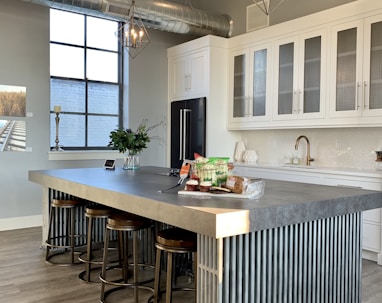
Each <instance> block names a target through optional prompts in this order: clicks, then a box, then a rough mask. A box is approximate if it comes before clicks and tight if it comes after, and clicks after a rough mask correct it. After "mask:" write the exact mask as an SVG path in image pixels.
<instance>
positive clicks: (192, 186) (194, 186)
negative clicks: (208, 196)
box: [186, 179, 199, 191]
mask: <svg viewBox="0 0 382 303" xmlns="http://www.w3.org/2000/svg"><path fill="white" fill-rule="evenodd" d="M186 190H188V191H196V190H199V182H198V181H197V180H194V179H191V180H188V181H187V182H186Z"/></svg>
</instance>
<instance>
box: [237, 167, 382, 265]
mask: <svg viewBox="0 0 382 303" xmlns="http://www.w3.org/2000/svg"><path fill="white" fill-rule="evenodd" d="M233 173H234V174H236V175H240V176H246V177H256V178H263V179H272V180H281V181H290V182H301V183H310V184H322V185H329V186H343V187H357V188H363V189H368V190H382V176H381V175H380V174H373V175H375V176H365V175H363V174H357V173H354V172H352V171H349V172H346V171H341V170H340V169H339V170H338V171H336V169H335V168H334V169H332V170H329V169H324V170H322V169H316V168H313V169H298V168H286V167H276V166H269V167H266V166H257V167H254V166H248V165H245V164H239V163H235V167H234V170H233ZM266 187H267V185H266V182H265V190H266ZM362 226H363V239H362V240H363V243H362V248H363V257H364V258H365V259H369V260H373V261H376V262H377V263H378V264H380V265H382V210H381V209H380V208H378V209H372V210H368V211H364V212H363V224H362Z"/></svg>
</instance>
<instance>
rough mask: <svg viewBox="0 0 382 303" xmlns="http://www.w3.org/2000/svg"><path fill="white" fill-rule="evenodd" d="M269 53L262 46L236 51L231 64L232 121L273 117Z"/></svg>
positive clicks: (264, 119)
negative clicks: (271, 114)
mask: <svg viewBox="0 0 382 303" xmlns="http://www.w3.org/2000/svg"><path fill="white" fill-rule="evenodd" d="M269 53H270V47H269V46H268V45H267V46H264V45H261V46H259V47H250V48H246V49H243V50H239V51H236V52H233V53H232V56H231V63H230V70H231V72H230V75H231V79H232V80H231V81H232V82H231V83H230V88H231V91H232V93H231V94H230V98H231V102H230V104H229V106H230V109H229V112H230V117H229V118H230V119H229V121H230V123H231V125H234V124H235V123H239V124H240V123H243V122H244V123H245V122H256V121H267V120H268V119H269V109H268V106H269V102H270V97H269V92H270V89H269V85H270V82H271V81H270V74H269V64H270V60H269Z"/></svg>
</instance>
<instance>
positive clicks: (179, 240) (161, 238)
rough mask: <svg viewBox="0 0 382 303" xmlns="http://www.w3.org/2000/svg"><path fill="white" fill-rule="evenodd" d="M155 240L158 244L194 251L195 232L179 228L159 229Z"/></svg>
mask: <svg viewBox="0 0 382 303" xmlns="http://www.w3.org/2000/svg"><path fill="white" fill-rule="evenodd" d="M156 240H157V243H158V244H161V245H163V246H167V247H169V248H170V247H171V248H174V249H181V250H184V249H185V250H187V251H188V250H190V251H196V234H195V233H193V232H191V231H188V230H184V229H180V228H169V229H165V230H160V231H159V232H158V233H157V236H156Z"/></svg>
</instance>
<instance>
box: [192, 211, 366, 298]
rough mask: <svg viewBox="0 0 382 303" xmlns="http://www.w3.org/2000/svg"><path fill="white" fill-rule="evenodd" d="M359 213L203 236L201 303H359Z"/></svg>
mask: <svg viewBox="0 0 382 303" xmlns="http://www.w3.org/2000/svg"><path fill="white" fill-rule="evenodd" d="M361 222H362V219H361V213H360V212H358V213H354V214H348V215H343V216H337V217H333V218H327V219H322V220H316V221H310V222H305V223H299V224H293V225H289V226H283V227H278V228H272V229H267V230H260V231H255V232H251V233H248V234H244V235H239V236H233V237H227V238H221V239H214V238H212V237H208V236H204V235H199V238H198V249H199V251H200V252H208V253H200V255H199V259H198V261H199V267H198V268H199V269H198V290H199V292H198V294H197V296H198V300H197V302H200V303H201V302H203V303H207V302H219V303H220V302H224V303H226V302H230V303H268V302H287V303H309V302H317V303H323V302H349V303H350V302H352V303H355V302H361V227H362V224H361Z"/></svg>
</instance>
